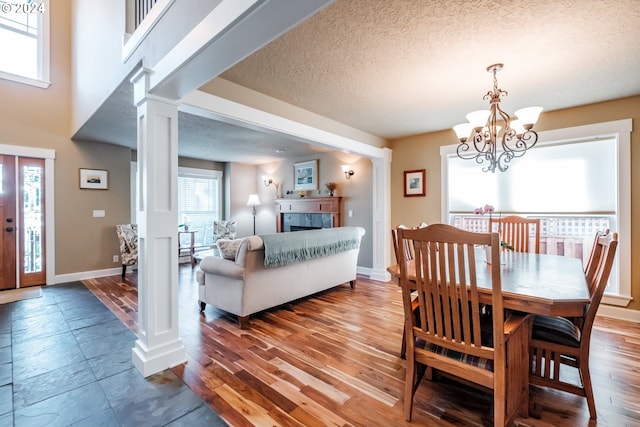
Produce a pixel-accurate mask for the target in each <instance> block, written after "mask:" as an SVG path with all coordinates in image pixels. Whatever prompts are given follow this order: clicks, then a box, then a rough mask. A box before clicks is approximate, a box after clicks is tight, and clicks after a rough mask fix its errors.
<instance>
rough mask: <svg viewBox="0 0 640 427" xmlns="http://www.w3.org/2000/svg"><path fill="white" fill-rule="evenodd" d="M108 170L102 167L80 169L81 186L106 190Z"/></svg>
mask: <svg viewBox="0 0 640 427" xmlns="http://www.w3.org/2000/svg"><path fill="white" fill-rule="evenodd" d="M107 179H108V172H107V171H106V170H102V169H80V188H88V189H92V190H106V189H108V188H109V184H108V182H107Z"/></svg>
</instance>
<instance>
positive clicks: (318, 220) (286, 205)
mask: <svg viewBox="0 0 640 427" xmlns="http://www.w3.org/2000/svg"><path fill="white" fill-rule="evenodd" d="M341 201H342V197H310V198H308V199H304V198H300V199H276V231H277V232H278V233H280V232H285V231H292V227H293V231H295V230H296V229H314V228H331V227H340V217H341V204H342V203H341Z"/></svg>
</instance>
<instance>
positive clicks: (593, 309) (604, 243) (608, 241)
mask: <svg viewBox="0 0 640 427" xmlns="http://www.w3.org/2000/svg"><path fill="white" fill-rule="evenodd" d="M596 240H597V244H598V245H600V246H601V247H602V252H601V256H600V257H599V259H598V262H597V268H596V269H595V271H594V274H593V277H592V279H591V282H588V284H589V289H590V291H591V303H590V304H589V306H588V308H587V310H586V312H585V316H584V321H583V323H582V324H583V326H582V331H581V332H582V333H581V335H580V346H581V347H584V346H586V348H589V341H590V339H591V329H592V327H593V322H594V321H595V319H596V313H597V311H598V307H599V306H600V301H602V296H603V295H604V291H605V289H606V287H607V283H608V282H609V275H610V274H611V269H612V267H613V261H614V258H615V256H616V250H617V249H618V233H607V234H606V235H602V236H598V237H597V238H596Z"/></svg>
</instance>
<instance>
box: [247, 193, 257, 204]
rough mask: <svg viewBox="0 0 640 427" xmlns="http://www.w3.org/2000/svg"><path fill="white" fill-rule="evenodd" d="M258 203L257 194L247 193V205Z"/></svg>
mask: <svg viewBox="0 0 640 427" xmlns="http://www.w3.org/2000/svg"><path fill="white" fill-rule="evenodd" d="M259 204H260V198H259V197H258V195H257V194H249V200H247V206H258V205H259Z"/></svg>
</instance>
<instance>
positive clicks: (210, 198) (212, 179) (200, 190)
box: [178, 168, 222, 246]
mask: <svg viewBox="0 0 640 427" xmlns="http://www.w3.org/2000/svg"><path fill="white" fill-rule="evenodd" d="M221 178H222V172H219V171H208V170H203V169H191V168H180V169H179V171H178V224H180V225H187V226H188V227H189V230H190V231H196V234H195V236H194V239H195V245H196V246H211V245H212V244H213V221H217V220H219V219H220V208H221V203H220V200H221V194H220V193H221V192H220V182H221Z"/></svg>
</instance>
